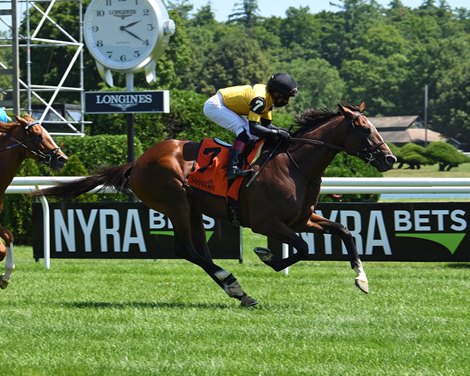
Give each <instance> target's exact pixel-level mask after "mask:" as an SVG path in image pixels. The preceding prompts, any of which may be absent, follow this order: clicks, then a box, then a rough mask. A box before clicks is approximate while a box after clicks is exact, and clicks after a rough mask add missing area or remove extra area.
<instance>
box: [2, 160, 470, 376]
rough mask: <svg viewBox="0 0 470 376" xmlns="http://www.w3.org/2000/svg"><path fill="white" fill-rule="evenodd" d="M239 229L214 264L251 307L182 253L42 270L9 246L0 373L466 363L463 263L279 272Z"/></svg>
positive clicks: (460, 366) (375, 369)
mask: <svg viewBox="0 0 470 376" xmlns="http://www.w3.org/2000/svg"><path fill="white" fill-rule="evenodd" d="M426 168H427V167H426ZM459 169H460V167H459ZM459 169H456V172H457V171H458V170H459ZM397 171H399V170H397ZM401 172H403V173H405V174H407V175H405V176H410V175H409V174H410V171H409V170H401ZM391 173H395V170H394V171H392V172H391ZM414 173H415V172H413V174H414ZM436 173H437V171H436ZM459 173H460V172H459ZM463 174H464V175H463V176H470V171H469V170H466V171H465V172H463ZM465 174H466V175H465ZM387 176H391V174H387ZM393 176H397V175H393ZM426 176H430V175H429V173H427V174H426ZM437 176H442V175H437ZM446 176H448V174H446ZM244 241H245V244H244V245H245V247H244V248H245V257H244V258H245V260H244V263H243V264H239V263H238V262H237V261H232V260H230V261H227V260H224V261H222V260H219V261H218V263H219V264H220V265H221V266H223V267H225V268H227V269H228V270H230V271H231V272H233V273H234V274H235V275H236V276H237V277H238V279H239V281H240V283H241V284H242V286H243V287H244V289H245V290H246V291H247V292H248V293H249V294H250V295H252V296H254V297H255V298H256V299H257V300H258V301H259V303H260V304H259V305H258V307H257V308H249V309H246V308H245V309H243V308H240V307H239V306H238V302H237V301H236V300H233V299H229V298H228V297H227V296H226V295H225V293H224V292H223V291H222V290H220V289H219V288H218V287H217V286H216V285H215V283H214V282H212V280H210V278H209V277H208V276H207V275H206V274H205V273H204V272H203V271H202V270H200V269H198V268H197V267H196V266H194V265H192V264H189V263H188V262H185V261H180V260H161V261H151V260H125V261H117V260H57V259H53V260H52V268H51V270H48V271H47V270H45V269H44V267H43V265H42V264H41V263H35V262H34V260H33V258H32V250H31V248H30V247H16V248H15V250H16V265H17V268H16V271H15V273H14V274H13V277H12V281H11V284H10V286H9V287H8V288H7V289H6V290H2V291H0V312H1V317H0V372H1V373H2V374H4V375H8V376H16V375H21V376H29V375H31V376H33V375H35V376H36V375H37V376H56V375H61V376H62V375H63V376H75V375H84V376H85V375H86V376H90V375H100V376H101V375H112V376H120V375H126V376H130V375H139V376H141V375H211V376H213V375H231V376H232V375H243V376H250V375H273V376H278V375H279V376H284V375H293V376H296V375H332V376H333V375H334V376H338V375H347V376H349V375H357V376H367V375H374V376H376V375H380V376H381V375H393V376H401V375H403V376H404V375H410V376H417V375H422V376H433V375H436V376H437V375H445V376H447V375H449V376H451V375H459V376H460V375H461V376H467V375H470V293H469V292H470V263H377V262H376V263H373V262H369V263H365V269H366V272H367V273H368V277H369V280H370V287H371V293H370V294H369V295H365V294H363V293H361V292H360V291H359V290H357V289H356V288H355V287H354V285H353V282H354V273H353V272H352V270H351V269H350V268H349V265H348V263H346V262H302V263H299V264H297V265H295V266H293V267H291V268H290V273H289V275H288V276H285V275H283V274H280V273H275V272H273V271H272V270H271V269H269V268H268V267H267V266H265V265H263V264H262V263H261V262H260V261H259V260H257V259H256V257H255V256H254V255H253V254H252V251H251V250H252V249H253V247H254V246H255V245H256V246H263V245H264V244H265V239H264V238H263V237H260V236H257V235H254V234H252V233H251V232H250V231H248V230H244ZM0 265H1V267H2V268H3V266H4V264H3V263H2V264H0Z"/></svg>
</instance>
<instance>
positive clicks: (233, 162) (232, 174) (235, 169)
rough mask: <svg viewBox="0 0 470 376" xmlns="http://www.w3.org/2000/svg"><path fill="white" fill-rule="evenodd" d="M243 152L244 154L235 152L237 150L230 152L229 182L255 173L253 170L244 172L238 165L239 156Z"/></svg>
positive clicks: (238, 151) (239, 151)
mask: <svg viewBox="0 0 470 376" xmlns="http://www.w3.org/2000/svg"><path fill="white" fill-rule="evenodd" d="M241 152H242V151H241V150H235V149H231V150H230V162H229V165H228V167H227V179H228V180H232V179H235V178H236V177H237V176H246V175H248V174H251V173H252V172H253V170H252V169H250V170H243V169H241V168H240V166H239V165H238V163H239V161H238V156H239V155H240V153H241Z"/></svg>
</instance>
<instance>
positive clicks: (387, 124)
mask: <svg viewBox="0 0 470 376" xmlns="http://www.w3.org/2000/svg"><path fill="white" fill-rule="evenodd" d="M368 119H369V120H370V122H371V123H372V124H374V126H375V127H376V128H377V129H378V130H379V131H383V130H385V129H392V128H393V129H406V128H409V127H410V126H412V125H413V124H414V123H415V122H416V120H417V119H418V115H411V116H385V117H368Z"/></svg>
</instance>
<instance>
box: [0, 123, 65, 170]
mask: <svg viewBox="0 0 470 376" xmlns="http://www.w3.org/2000/svg"><path fill="white" fill-rule="evenodd" d="M37 124H41V123H40V122H38V121H34V122H31V123H28V124H27V125H25V126H24V127H23V131H24V132H25V133H26V134H27V135H28V136H29V139H28V140H26V141H20V140H18V139H16V138H15V137H13V136H12V135H11V134H9V133H7V132H2V133H0V135H2V136H5V137H8V138H9V139H10V140H12V141H13V142H14V143H13V144H11V145H8V146H7V147H5V148H3V149H0V153H1V152H3V151H6V150H10V149H14V148H17V147H20V146H21V147H23V148H25V149H26V150H28V151H29V152H30V153H31V154H33V155H34V156H36V157H38V158H39V160H40V161H41V162H43V163H45V164H47V165H49V164H50V163H51V161H52V157H53V156H55V155H57V154H58V153H59V152H60V148H59V147H57V148H54V149H51V150H49V151H48V152H47V153H44V152H43V151H42V150H41V149H40V148H39V145H40V144H41V141H42V139H43V137H42V135H41V134H39V135H36V134H35V135H31V133H30V132H29V130H30V129H31V128H32V127H33V126H35V125H37ZM31 142H32V143H33V144H34V145H35V147H36V150H34V149H32V148H31V147H30V146H28V145H27V144H28V143H31Z"/></svg>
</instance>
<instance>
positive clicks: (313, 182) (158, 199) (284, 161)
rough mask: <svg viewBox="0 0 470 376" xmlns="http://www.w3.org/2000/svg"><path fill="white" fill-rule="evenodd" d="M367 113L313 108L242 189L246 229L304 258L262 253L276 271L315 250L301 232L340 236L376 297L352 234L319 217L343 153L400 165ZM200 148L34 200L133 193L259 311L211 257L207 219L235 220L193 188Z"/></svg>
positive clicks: (169, 152)
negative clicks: (104, 190)
mask: <svg viewBox="0 0 470 376" xmlns="http://www.w3.org/2000/svg"><path fill="white" fill-rule="evenodd" d="M364 109H365V103H364V102H363V103H361V104H360V105H359V106H357V107H356V106H352V105H339V111H338V112H336V113H334V112H329V111H315V110H313V109H310V110H307V111H305V112H304V114H303V115H301V116H299V117H298V119H297V123H298V125H299V126H300V127H299V129H298V130H296V131H295V132H294V133H293V134H292V137H291V138H290V139H289V140H288V141H281V143H280V144H275V142H271V145H270V146H267V147H266V148H265V149H264V150H263V151H262V152H261V155H260V157H259V158H258V160H257V161H256V162H255V163H254V164H253V166H252V167H253V169H254V170H255V171H256V172H255V173H259V175H258V176H257V177H256V179H255V180H253V181H252V182H251V184H246V183H245V184H243V185H242V186H241V188H240V191H239V217H240V223H241V225H242V226H245V227H249V228H251V229H252V230H253V231H254V232H256V233H260V234H263V235H266V236H270V237H272V238H274V239H277V240H279V241H281V242H283V243H287V244H289V245H290V246H292V247H294V248H296V249H297V253H295V254H292V255H290V256H289V257H287V258H284V259H277V258H276V257H275V256H274V255H273V254H272V253H271V251H270V250H269V249H265V248H255V252H256V254H257V255H258V256H259V258H260V259H261V261H263V262H264V263H265V264H267V265H269V266H270V267H272V268H273V269H274V270H275V271H280V270H282V269H284V268H286V267H288V266H290V265H292V264H294V263H296V262H297V261H299V260H302V258H304V256H305V255H307V253H308V245H307V243H306V242H305V241H304V240H302V239H301V238H300V237H299V236H298V235H296V232H297V233H299V232H313V233H318V234H335V235H338V236H340V237H341V239H342V241H343V242H344V244H345V246H346V249H347V252H348V254H349V257H350V262H351V267H352V268H353V269H354V271H355V272H356V277H355V284H356V286H358V287H359V289H361V290H362V291H364V292H366V293H367V292H368V291H369V287H368V281H367V277H366V274H365V272H364V268H363V266H362V264H361V260H360V259H359V256H358V253H357V249H356V246H355V244H354V241H353V238H352V235H351V234H350V232H349V231H348V230H347V229H346V228H345V227H344V226H343V225H341V224H339V223H335V222H332V221H330V220H328V219H326V218H323V217H321V216H319V215H318V214H315V212H314V208H315V205H316V203H317V200H318V196H319V193H320V184H321V175H322V173H323V172H324V170H325V169H326V167H327V166H328V165H329V164H330V162H331V161H332V160H333V158H334V156H335V155H336V154H337V153H338V152H340V151H345V152H347V153H349V154H351V155H355V156H358V157H359V158H362V159H363V160H365V161H366V162H367V163H369V164H371V165H372V166H374V167H375V168H377V169H378V170H379V171H387V170H389V169H391V168H392V167H393V164H394V163H395V162H396V158H395V157H394V156H393V154H392V152H391V151H390V149H389V148H388V146H387V145H386V144H385V142H384V140H383V139H382V137H381V135H380V134H379V133H378V131H377V129H376V128H375V127H374V125H372V124H371V122H370V121H369V120H368V119H367V117H366V116H365V115H364V114H363V111H364ZM199 145H200V144H199V143H196V142H191V141H184V140H165V141H161V142H159V143H157V144H155V145H154V146H152V147H151V148H149V149H148V150H146V151H145V152H144V153H143V154H142V156H141V157H140V158H138V159H137V160H136V161H135V162H129V163H127V164H123V165H120V166H114V167H108V168H103V169H101V170H100V171H98V172H97V173H96V174H94V175H92V176H89V177H85V178H81V179H77V180H75V181H72V182H66V183H60V184H59V185H56V186H54V187H50V188H47V189H44V190H42V191H36V192H34V193H33V194H34V195H41V194H43V195H45V196H56V197H73V196H78V195H80V194H83V193H86V192H88V191H90V190H92V189H94V188H96V187H98V186H100V185H103V187H112V188H114V189H116V190H117V191H120V192H123V193H127V194H129V193H131V192H133V193H134V194H135V195H136V196H137V197H138V198H139V199H140V200H141V201H142V202H143V203H144V204H145V205H147V206H148V207H149V208H151V209H154V210H156V211H159V212H161V213H163V214H165V215H166V216H167V217H168V218H169V219H170V220H171V222H172V223H173V228H174V235H175V250H176V253H177V254H178V255H179V256H180V257H183V258H185V259H186V260H188V261H190V262H192V263H194V264H197V265H198V266H200V267H201V268H202V269H203V270H204V271H205V272H206V273H207V274H209V276H210V277H211V278H212V279H213V280H214V281H215V282H216V283H217V284H218V285H219V286H220V287H221V288H223V289H224V290H225V292H226V293H227V294H228V295H229V297H232V298H237V299H238V300H240V301H241V305H242V306H253V305H256V304H257V301H256V300H255V299H254V298H252V297H251V296H249V295H247V294H246V293H245V292H244V291H243V289H242V287H241V286H240V284H239V282H238V281H237V279H236V278H235V277H234V276H233V275H232V274H231V273H230V272H228V271H226V270H225V269H223V268H221V267H220V266H218V265H216V264H214V262H213V260H212V257H211V255H210V252H209V249H208V246H207V243H206V238H205V234H204V227H203V222H202V214H206V215H208V216H210V217H213V218H220V219H223V220H230V215H229V214H228V212H229V211H228V210H227V202H226V200H225V199H224V198H220V197H217V196H213V195H210V194H207V193H203V192H200V191H198V190H195V189H192V188H191V187H190V186H189V185H188V183H187V177H188V174H189V173H190V172H191V169H192V168H193V164H194V161H195V159H196V154H197V150H198V147H199ZM279 146H280V147H279ZM266 162H267V163H266ZM261 166H262V167H263V168H261ZM239 179H241V177H239ZM244 179H246V180H247V179H248V177H245V178H244ZM247 185H248V186H247Z"/></svg>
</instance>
